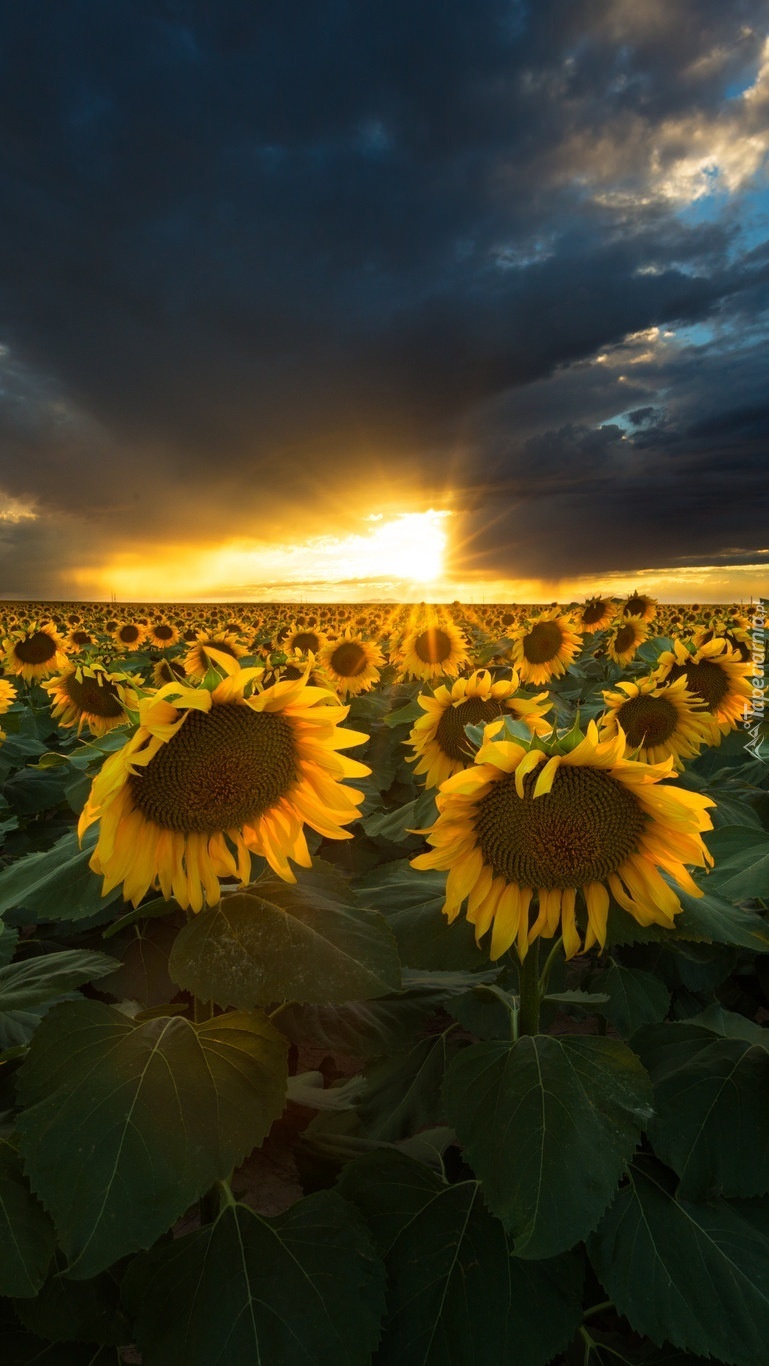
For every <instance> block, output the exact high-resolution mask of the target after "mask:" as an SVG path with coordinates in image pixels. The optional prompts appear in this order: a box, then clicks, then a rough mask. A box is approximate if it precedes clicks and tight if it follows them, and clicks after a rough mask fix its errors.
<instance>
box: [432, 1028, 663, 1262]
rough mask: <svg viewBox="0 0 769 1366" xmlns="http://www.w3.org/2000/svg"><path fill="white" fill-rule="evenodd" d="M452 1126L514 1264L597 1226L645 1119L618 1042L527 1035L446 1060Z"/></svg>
mask: <svg viewBox="0 0 769 1366" xmlns="http://www.w3.org/2000/svg"><path fill="white" fill-rule="evenodd" d="M444 1095H445V1099H446V1109H447V1115H448V1120H449V1123H450V1124H452V1125H453V1127H454V1129H455V1130H456V1133H457V1136H458V1137H459V1139H460V1142H461V1143H463V1144H464V1147H465V1154H466V1157H467V1159H468V1161H469V1162H470V1164H471V1165H472V1167H473V1170H474V1171H475V1173H476V1175H477V1176H478V1177H479V1178H480V1181H481V1183H482V1185H483V1190H484V1194H485V1197H486V1200H487V1201H488V1204H489V1207H490V1208H491V1209H492V1210H493V1212H494V1213H495V1214H496V1215H498V1216H499V1218H500V1219H501V1220H502V1222H503V1224H504V1225H505V1227H506V1229H507V1231H508V1232H509V1233H511V1234H512V1235H513V1237H514V1238H515V1239H516V1242H515V1251H516V1254H517V1255H518V1256H521V1257H552V1256H555V1255H556V1254H557V1253H559V1252H563V1251H565V1250H566V1249H567V1248H570V1247H573V1245H574V1244H575V1243H576V1242H578V1241H579V1240H580V1239H581V1238H584V1237H586V1235H587V1234H588V1233H589V1232H590V1230H591V1229H593V1228H595V1226H596V1224H597V1222H598V1220H599V1218H600V1217H601V1215H602V1213H603V1211H604V1210H605V1209H606V1206H607V1205H608V1203H609V1201H610V1200H611V1198H612V1195H613V1193H614V1191H615V1189H616V1185H617V1182H618V1181H619V1178H620V1177H621V1175H622V1173H623V1172H624V1170H625V1168H626V1166H627V1163H628V1162H629V1160H630V1158H631V1156H632V1153H633V1150H634V1148H635V1146H636V1144H637V1142H638V1139H639V1137H640V1134H641V1130H642V1128H643V1127H644V1125H645V1123H646V1121H647V1120H648V1119H649V1116H650V1114H651V1086H650V1083H649V1078H648V1076H647V1075H646V1072H645V1071H644V1069H643V1067H642V1066H641V1064H640V1062H639V1060H638V1058H637V1057H636V1055H635V1054H634V1053H631V1051H630V1049H629V1048H627V1047H625V1045H624V1044H622V1043H620V1042H619V1041H618V1040H616V1039H604V1038H582V1037H577V1036H573V1035H566V1036H563V1037H560V1038H554V1037H551V1036H546V1035H536V1036H526V1037H524V1038H521V1039H519V1040H518V1042H517V1043H513V1044H505V1043H479V1044H473V1045H471V1047H469V1048H465V1049H463V1050H462V1052H461V1053H459V1054H458V1056H457V1057H456V1058H455V1059H454V1060H453V1062H452V1063H451V1065H450V1067H449V1069H448V1072H447V1075H446V1084H445V1088H444Z"/></svg>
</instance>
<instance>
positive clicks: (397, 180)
mask: <svg viewBox="0 0 769 1366" xmlns="http://www.w3.org/2000/svg"><path fill="white" fill-rule="evenodd" d="M762 16H763V18H764V19H765V12H764V7H763V4H762V3H759V0H756V2H755V3H753V2H752V0H738V3H736V4H735V3H732V4H731V5H729V6H724V5H723V4H722V3H721V2H720V0H697V3H694V0H691V3H689V2H688V0H687V2H683V0H682V3H680V4H679V5H676V6H670V5H665V4H663V3H662V0H649V2H648V3H646V4H644V5H638V4H637V3H630V0H627V3H626V0H543V3H537V4H533V3H532V4H530V5H523V4H516V3H514V2H511V0H505V3H501V0H487V2H486V3H482V4H480V5H468V4H467V3H464V2H463V0H454V2H453V3H446V0H426V2H425V3H422V4H419V5H417V6H415V5H414V4H413V3H412V2H411V0H409V3H406V0H393V2H392V3H390V4H388V5H386V6H381V5H373V4H368V3H360V0H347V3H341V2H340V3H334V4H321V5H319V4H317V3H314V2H313V3H311V2H310V0H305V3H295V4H293V5H291V6H280V7H268V8H267V7H261V6H256V5H253V4H252V3H250V0H249V3H245V0H244V3H238V2H237V0H221V3H214V0H210V2H209V0H199V3H182V0H178V3H174V0H167V2H166V3H161V0H157V2H156V3H144V4H141V3H138V4H137V3H135V0H133V2H132V3H128V0H122V2H121V0H111V3H110V4H109V5H104V4H101V3H98V0H79V2H78V3H72V4H69V5H62V6H50V7H46V10H45V13H43V12H42V10H41V9H40V8H39V7H37V6H33V5H19V6H16V7H7V8H6V11H5V17H4V19H3V30H4V31H3V42H2V47H1V48H0V117H1V118H2V125H3V127H4V128H5V129H6V130H7V134H6V139H5V144H4V149H3V158H2V184H1V186H0V189H1V192H2V204H3V213H2V235H3V252H2V262H3V265H2V272H3V278H2V287H1V289H0V340H2V341H5V342H6V343H7V344H8V346H9V348H10V359H9V360H8V364H7V366H6V370H5V372H4V373H5V381H4V383H3V389H2V391H0V442H2V457H1V458H2V470H0V487H2V489H3V490H4V491H6V492H7V493H9V494H11V495H13V496H16V497H25V496H26V497H29V498H35V499H36V500H38V503H39V504H40V506H41V507H42V508H43V509H47V510H49V511H54V512H55V511H56V510H59V511H60V512H62V513H70V514H72V515H73V516H78V517H81V518H84V519H85V522H86V523H87V524H89V525H90V526H91V528H92V532H93V547H94V553H96V551H97V550H99V551H100V550H101V548H106V547H107V546H108V545H109V543H110V538H111V537H112V538H114V537H115V536H118V537H119V536H121V535H128V536H130V535H137V534H138V533H139V532H140V531H141V532H142V533H143V534H144V533H148V534H152V535H156V536H163V535H166V536H169V537H170V538H171V539H174V538H180V539H183V537H184V535H185V534H188V535H196V534H199V532H200V531H201V530H202V529H203V528H205V529H206V530H207V531H208V532H209V533H212V534H223V533H224V532H225V531H227V530H237V531H240V532H243V533H246V532H247V531H248V530H249V528H253V527H254V525H258V526H260V527H262V528H264V527H265V526H266V527H267V529H268V530H269V531H270V532H271V533H272V534H275V535H277V534H279V533H285V532H286V529H288V533H289V534H301V530H299V528H300V527H301V526H305V525H306V528H307V534H311V533H312V532H313V531H315V530H316V529H317V528H316V525H314V524H313V518H315V519H316V520H317V519H319V518H322V517H323V516H324V515H325V514H326V513H327V511H328V509H329V508H332V509H333V508H334V507H336V506H338V505H339V502H340V499H341V497H342V494H343V491H344V490H345V489H346V488H350V487H351V486H352V487H353V489H363V488H364V487H365V482H366V479H368V480H370V481H372V482H373V485H376V481H377V478H378V477H380V476H381V477H383V478H384V477H386V478H387V479H388V480H389V481H390V482H391V484H392V485H393V486H395V485H397V484H398V482H399V481H400V483H401V484H402V486H403V487H404V488H408V487H413V485H414V481H415V479H416V480H417V481H418V483H419V486H420V487H422V488H424V489H425V490H426V491H427V493H428V496H429V491H430V490H434V491H435V494H436V496H439V494H440V491H441V489H442V488H443V487H444V486H445V483H446V472H447V470H448V469H450V473H451V477H452V481H453V483H454V484H455V485H456V486H458V488H459V490H460V492H459V495H458V497H459V501H460V503H461V502H463V501H464V502H465V503H469V502H471V501H472V500H473V499H474V501H475V506H476V513H475V518H476V526H475V530H477V531H478V532H479V533H480V529H481V527H485V539H484V536H483V535H481V534H478V535H475V534H474V529H473V526H472V525H471V526H470V528H469V531H468V537H469V541H468V544H469V545H470V546H472V547H473V553H474V554H477V555H478V558H477V560H476V564H477V567H478V568H479V569H480V568H484V569H496V570H498V571H500V572H503V571H504V570H505V569H506V568H507V567H508V537H511V536H515V535H519V534H520V525H519V522H520V508H521V505H522V504H526V505H527V508H528V509H529V510H527V513H526V518H527V519H529V517H530V518H531V520H530V521H529V522H528V525H527V529H526V532H525V536H524V543H525V547H526V554H527V555H528V556H529V559H528V562H527V564H526V566H525V568H526V572H527V573H528V574H529V575H534V574H539V573H541V574H546V573H547V572H549V571H552V573H554V574H555V573H556V572H558V573H578V572H580V571H582V570H590V569H592V568H596V569H601V568H603V567H604V566H605V565H608V564H610V563H613V564H614V565H615V566H617V565H618V563H619V560H618V557H621V558H622V560H623V563H625V562H626V561H627V560H628V557H630V559H631V567H632V564H635V563H638V564H644V563H647V562H648V563H651V562H660V561H658V560H654V558H653V557H655V556H658V555H659V556H662V557H663V560H664V561H665V562H666V563H669V562H670V556H671V555H672V554H673V552H674V550H675V549H677V548H680V549H681V553H687V552H692V553H702V554H703V555H705V557H706V558H707V556H708V553H709V551H708V547H710V549H711V550H714V549H715V542H714V541H713V539H712V537H713V534H714V531H715V529H716V528H720V525H721V523H720V521H719V519H720V518H724V519H725V523H726V525H725V526H724V535H726V536H727V538H731V542H732V543H734V544H747V545H750V544H752V538H751V535H748V533H747V530H746V520H747V523H748V524H751V519H752V516H753V513H752V510H751V509H750V508H749V507H747V508H746V507H745V505H744V501H743V502H742V503H741V502H740V500H739V499H738V498H737V496H736V494H735V495H734V497H733V498H732V496H731V493H730V490H729V481H728V479H727V478H723V477H721V476H720V475H719V469H718V462H719V461H720V460H722V459H724V458H725V452H727V451H728V452H730V455H729V460H731V461H732V462H733V461H734V460H736V461H737V463H738V464H739V465H740V467H741V468H743V469H745V470H751V469H753V468H754V465H755V464H758V465H760V464H761V462H762V460H763V455H762V452H761V443H762V441H763V440H765V438H764V436H763V435H762V429H761V418H760V413H758V411H757V410H758V408H759V407H760V401H759V397H758V396H759V395H760V394H761V390H762V386H765V379H766V375H765V366H764V374H763V376H761V373H760V372H761V362H760V358H759V350H760V348H759V345H758V342H756V347H755V354H751V357H750V364H749V365H748V367H747V374H743V376H742V377H741V378H738V379H737V380H736V381H735V382H736V386H737V389H738V390H739V392H738V393H734V392H731V391H729V392H727V387H728V386H725V385H724V383H723V378H724V375H725V374H728V373H729V372H730V370H729V367H730V364H731V361H730V359H729V356H728V355H724V354H723V352H722V351H721V350H720V349H719V347H718V346H717V345H716V346H714V348H713V350H712V352H709V353H708V356H707V357H706V358H704V357H702V356H700V357H698V358H696V359H695V358H690V362H689V369H688V370H687V366H686V363H685V358H684V359H682V358H681V357H677V358H672V359H671V358H668V359H666V360H665V361H664V363H661V364H660V365H659V366H658V367H657V368H656V369H655V368H654V367H653V366H652V367H648V366H647V367H646V369H645V370H644V367H643V365H641V366H636V367H635V368H634V371H633V374H632V376H631V377H630V380H629V382H628V384H627V397H624V396H622V395H621V394H620V393H619V391H618V380H617V376H616V374H614V373H612V374H609V375H605V374H602V373H600V371H601V367H600V366H599V365H591V364H588V361H589V359H590V357H592V356H594V355H595V353H596V351H598V350H600V349H602V348H607V347H609V348H611V347H612V346H614V345H619V344H620V343H621V342H622V339H623V338H624V337H625V336H626V335H627V334H628V333H633V332H638V331H641V330H643V329H648V328H651V327H653V326H655V325H663V324H674V325H676V326H678V325H682V324H693V323H706V322H708V321H712V320H714V319H715V320H718V322H719V325H722V326H728V325H729V323H730V320H731V322H732V324H734V322H735V320H736V319H737V317H738V315H739V317H740V318H741V319H742V323H743V326H745V325H748V326H752V325H753V324H754V322H755V318H756V316H757V314H758V312H759V311H760V310H761V308H762V307H764V306H765V301H766V292H767V281H768V280H769V270H768V269H767V260H766V253H765V251H763V250H762V249H760V248H759V249H754V250H752V251H748V250H747V249H746V248H745V246H744V244H743V243H742V240H741V238H740V226H739V218H738V217H735V215H734V213H727V212H725V213H724V214H722V215H721V216H717V217H716V218H715V219H713V220H709V219H708V218H707V217H706V218H705V220H704V221H686V220H685V218H683V217H682V216H681V215H680V214H679V213H678V212H677V209H678V207H679V205H678V202H677V201H675V198H674V197H673V198H671V195H672V193H673V192H672V191H671V190H670V189H669V187H668V188H666V185H667V181H666V177H667V178H668V179H670V178H671V177H672V178H673V180H675V177H676V176H680V175H681V174H683V172H682V171H681V170H680V167H681V164H682V158H683V159H684V160H685V155H686V152H687V149H688V147H689V145H690V144H691V143H692V141H693V140H695V141H696V136H697V134H696V130H697V129H705V130H707V129H708V128H709V127H711V126H712V128H713V130H714V133H713V137H714V139H715V141H718V138H720V139H721V143H725V144H726V145H727V146H728V147H731V148H734V147H738V146H739V139H740V137H741V136H742V137H744V138H745V139H747V138H749V137H751V136H752V137H754V138H755V137H760V135H761V133H762V129H765V127H766V102H765V100H762V99H760V98H758V99H756V100H754V101H753V103H752V104H751V105H750V106H749V107H748V105H746V104H739V105H738V104H737V103H735V100H734V98H731V96H730V92H732V93H733V92H734V91H738V90H740V89H742V88H744V87H745V86H746V85H749V84H750V83H751V82H752V81H753V80H754V78H755V75H756V71H757V68H758V66H759V62H760V60H761V47H762V42H763V37H764V32H763V29H762V27H761V22H762ZM730 99H731V102H730ZM697 146H698V148H699V144H697ZM700 150H701V149H700ZM730 155H731V153H730ZM687 173H688V172H687ZM730 174H731V175H732V178H733V180H734V177H735V176H737V180H739V174H741V172H739V167H737V168H736V169H735V168H734V167H732V168H731V171H730ZM738 191H739V185H738V187H737V190H735V191H734V195H737V194H738ZM734 195H733V199H732V206H733V204H734ZM705 359H707V365H706V366H704V368H703V361H704V360H705ZM706 371H707V378H706V377H705V375H706ZM676 385H678V386H679V388H680V396H679V397H678V398H677V397H676V392H673V393H672V395H671V386H672V388H673V390H675V386H676ZM660 394H664V395H665V398H664V401H661V399H660ZM628 403H630V404H631V411H630V412H628V414H627V416H628V428H629V429H630V428H633V427H634V426H635V427H636V428H637V429H638V430H637V431H636V432H635V434H632V433H631V434H630V435H629V436H628V435H627V434H626V435H625V438H624V439H623V431H624V428H623V426H622V425H619V426H618V425H617V422H616V421H615V420H614V419H615V418H616V417H617V415H618V414H619V413H620V412H622V411H626V412H627V405H628ZM698 406H700V407H701V408H702V411H700V413H699V416H695V410H696V409H697V408H698ZM647 410H649V411H648V415H647ZM639 413H642V414H644V416H643V417H642V418H639V419H638V421H637V422H636V420H635V418H634V416H633V414H636V415H638V414H639ZM751 413H753V416H752V417H751V416H750V414H751ZM719 423H721V424H722V425H721V428H720V429H719V426H718V424H719ZM735 444H736V447H737V449H736V450H735ZM362 453H363V455H362ZM380 462H381V463H380ZM505 500H508V503H507V504H506V503H505ZM732 503H733V504H734V506H732ZM289 504H293V506H294V507H296V508H302V507H303V505H304V506H307V505H308V504H311V507H308V510H307V513H306V514H305V513H304V512H302V513H301V515H300V517H299V518H297V516H296V514H295V515H294V520H293V522H292V521H291V519H290V518H289V517H287V516H286V513H285V508H286V506H287V505H289ZM534 504H536V507H535V508H534V510H533V511H532V510H531V507H530V506H529V505H534ZM490 510H491V511H490ZM695 511H696V514H697V529H695V528H694V526H693V522H694V518H693V515H692V514H693V513H694V512H695ZM257 515H259V516H260V517H261V519H262V520H261V521H260V522H258V523H255V521H254V519H255V517H256V516H257ZM265 517H266V518H267V521H265ZM484 518H486V520H485V522H484ZM729 528H731V529H729ZM738 530H739V534H738ZM14 534H16V536H17V552H18V558H17V561H16V564H15V567H14V574H15V576H16V577H17V578H22V579H23V565H24V564H25V563H26V561H25V558H24V555H25V553H26V552H25V551H24V546H25V545H27V546H29V545H31V544H32V542H33V541H34V537H32V540H30V537H31V532H30V531H29V529H28V528H27V529H26V530H25V531H24V532H23V533H22V532H21V531H18V532H17V533H14ZM63 534H64V533H62V535H63ZM37 535H38V539H39V537H40V536H41V535H42V531H40V530H39V531H38V533H37ZM25 537H26V539H25ZM76 539H77V538H76V537H75V536H74V533H73V546H72V548H71V549H72V553H76ZM65 540H66V537H65ZM721 543H722V538H721V533H720V530H719V531H718V544H721ZM39 549H40V547H38V550H39ZM481 552H483V555H482V557H481ZM64 553H65V545H64V543H63V542H62V543H60V544H59V545H58V555H59V557H61V556H62V555H63V554H64ZM468 553H469V552H468ZM612 557H614V558H612ZM44 558H45V557H44ZM54 558H55V557H54ZM46 562H47V561H46ZM518 572H520V569H519V571H518Z"/></svg>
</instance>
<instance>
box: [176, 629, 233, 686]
mask: <svg viewBox="0 0 769 1366" xmlns="http://www.w3.org/2000/svg"><path fill="white" fill-rule="evenodd" d="M211 650H215V651H216V652H217V653H218V654H222V655H227V656H228V657H229V658H230V659H232V660H237V659H242V658H243V655H244V654H245V653H246V651H245V649H244V647H243V646H242V645H240V644H238V640H237V637H236V636H232V635H221V636H217V635H211V634H206V632H205V631H198V632H196V634H195V643H194V645H190V648H189V650H188V651H187V653H186V655H185V656H184V672H185V673H186V675H187V677H188V678H191V679H193V680H194V681H195V682H196V683H200V682H202V680H203V679H204V678H205V676H206V674H207V673H208V670H209V669H210V668H211V663H212V656H211V654H210V651H211Z"/></svg>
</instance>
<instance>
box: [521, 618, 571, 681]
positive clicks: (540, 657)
mask: <svg viewBox="0 0 769 1366" xmlns="http://www.w3.org/2000/svg"><path fill="white" fill-rule="evenodd" d="M581 644H582V638H581V636H580V635H579V634H578V633H577V632H576V631H575V629H574V625H573V623H572V622H571V620H570V619H569V618H568V617H565V616H562V615H561V613H560V611H559V609H558V608H557V607H551V608H550V610H549V611H548V612H543V613H541V615H540V616H538V617H537V618H536V619H535V620H534V621H533V622H532V623H531V625H530V626H529V627H528V628H527V627H525V626H524V627H521V628H519V630H518V631H516V633H515V638H514V641H513V646H512V649H511V651H510V658H511V660H512V662H513V664H514V665H515V667H516V668H517V670H518V672H519V673H520V676H521V679H522V681H523V682H524V683H533V684H534V685H535V686H536V685H539V684H540V683H547V682H549V680H550V679H551V678H560V676H561V674H565V673H566V670H567V669H568V667H569V665H570V664H571V662H572V660H573V659H574V656H575V655H576V654H577V653H578V651H579V648H580V645H581Z"/></svg>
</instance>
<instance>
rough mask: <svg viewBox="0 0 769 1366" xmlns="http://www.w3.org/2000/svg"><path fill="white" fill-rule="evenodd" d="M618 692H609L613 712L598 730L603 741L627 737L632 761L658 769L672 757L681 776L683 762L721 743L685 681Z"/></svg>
mask: <svg viewBox="0 0 769 1366" xmlns="http://www.w3.org/2000/svg"><path fill="white" fill-rule="evenodd" d="M617 687H618V688H619V689H620V691H619V692H611V691H610V690H609V691H607V692H604V695H603V696H604V701H605V702H606V705H607V708H608V710H607V711H606V713H605V714H604V715H603V716H602V717H599V721H598V726H599V730H600V735H601V739H602V740H609V739H612V738H613V736H615V735H616V734H617V733H618V731H620V730H622V731H623V732H624V735H625V739H626V741H627V750H626V755H627V756H630V755H632V756H633V758H636V759H641V760H643V762H644V763H647V764H658V763H661V762H662V761H663V760H664V759H667V757H668V755H672V757H673V763H674V765H675V767H676V768H677V769H678V770H679V772H680V771H682V769H683V767H684V765H683V762H682V761H683V760H684V759H694V758H696V756H697V755H698V754H699V752H700V750H701V749H702V748H703V747H704V746H705V745H714V744H718V743H719V741H720V736H719V735H718V734H717V733H716V732H715V730H714V721H713V717H712V716H711V715H710V713H709V712H707V711H705V710H704V709H703V705H702V699H701V698H699V697H697V696H696V694H695V693H693V692H689V690H688V688H687V686H686V679H685V678H677V679H676V681H675V682H674V683H670V684H669V685H668V686H665V685H663V684H659V683H657V682H656V680H655V679H654V677H649V678H642V679H640V680H639V681H638V682H637V683H630V682H622V683H618V684H617Z"/></svg>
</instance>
